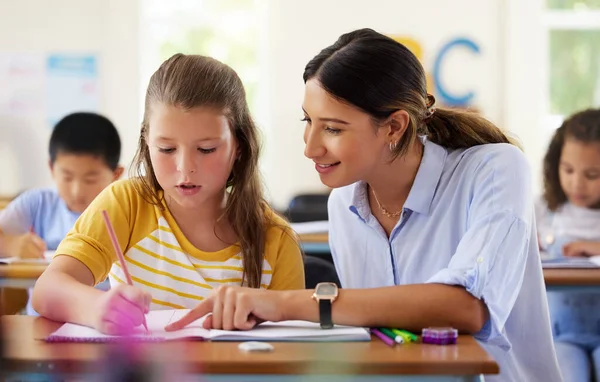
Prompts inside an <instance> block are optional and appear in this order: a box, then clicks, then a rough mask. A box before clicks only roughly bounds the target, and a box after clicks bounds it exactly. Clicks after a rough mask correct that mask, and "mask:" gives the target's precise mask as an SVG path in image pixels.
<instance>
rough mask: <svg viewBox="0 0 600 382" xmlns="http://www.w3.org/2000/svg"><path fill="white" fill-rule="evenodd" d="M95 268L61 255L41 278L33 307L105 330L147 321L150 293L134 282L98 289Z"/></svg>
mask: <svg viewBox="0 0 600 382" xmlns="http://www.w3.org/2000/svg"><path fill="white" fill-rule="evenodd" d="M92 285H94V276H93V274H92V272H91V271H90V270H89V269H88V267H87V266H86V265H84V264H83V263H82V262H81V261H79V260H77V259H75V258H73V257H71V256H65V255H63V256H58V257H55V258H54V259H53V260H52V263H51V264H50V266H49V267H48V268H47V269H46V271H45V272H44V273H43V274H42V276H41V277H40V278H39V279H38V281H37V283H36V285H35V288H34V292H33V308H34V309H35V310H36V311H37V312H38V313H40V314H41V315H42V316H45V317H47V318H50V319H51V320H54V321H59V322H72V323H76V324H80V325H85V326H89V327H93V328H96V329H97V330H99V331H101V332H102V333H106V334H127V333H130V332H131V331H132V330H133V329H134V328H135V327H137V326H139V325H141V324H142V322H143V321H144V313H147V312H148V310H149V306H150V301H151V298H152V297H151V296H150V295H149V294H148V293H146V292H144V291H142V290H141V289H138V288H135V287H133V286H131V285H117V286H116V287H113V288H111V289H110V290H109V291H108V292H103V291H101V290H99V289H95V288H94V287H93V286H92Z"/></svg>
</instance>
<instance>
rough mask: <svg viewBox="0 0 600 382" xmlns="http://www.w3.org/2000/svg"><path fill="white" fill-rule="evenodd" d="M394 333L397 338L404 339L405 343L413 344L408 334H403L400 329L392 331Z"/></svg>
mask: <svg viewBox="0 0 600 382" xmlns="http://www.w3.org/2000/svg"><path fill="white" fill-rule="evenodd" d="M390 330H391V331H392V333H394V334H395V335H396V336H398V337H400V338H402V339H403V340H404V342H405V343H409V342H412V338H411V337H410V336H409V335H408V334H406V333H403V332H402V331H401V330H399V329H390Z"/></svg>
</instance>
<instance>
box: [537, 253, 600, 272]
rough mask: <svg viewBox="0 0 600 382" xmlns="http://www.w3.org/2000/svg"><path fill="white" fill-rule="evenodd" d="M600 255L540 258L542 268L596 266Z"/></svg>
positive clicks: (598, 263)
mask: <svg viewBox="0 0 600 382" xmlns="http://www.w3.org/2000/svg"><path fill="white" fill-rule="evenodd" d="M598 267H600V256H592V257H560V258H553V259H549V258H546V259H544V258H542V268H546V269H549V268H598Z"/></svg>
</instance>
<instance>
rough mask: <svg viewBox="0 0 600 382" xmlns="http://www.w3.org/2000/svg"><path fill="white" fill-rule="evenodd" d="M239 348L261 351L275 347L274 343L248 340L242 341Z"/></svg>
mask: <svg viewBox="0 0 600 382" xmlns="http://www.w3.org/2000/svg"><path fill="white" fill-rule="evenodd" d="M238 349H240V350H241V351H260V352H270V351H273V349H275V348H274V347H273V345H271V344H270V343H267V342H258V341H248V342H242V343H241V344H239V345H238Z"/></svg>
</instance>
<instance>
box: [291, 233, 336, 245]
mask: <svg viewBox="0 0 600 382" xmlns="http://www.w3.org/2000/svg"><path fill="white" fill-rule="evenodd" d="M298 236H299V237H300V242H302V243H316V244H323V243H325V244H327V243H329V234H328V233H326V232H325V233H304V234H301V235H298Z"/></svg>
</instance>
